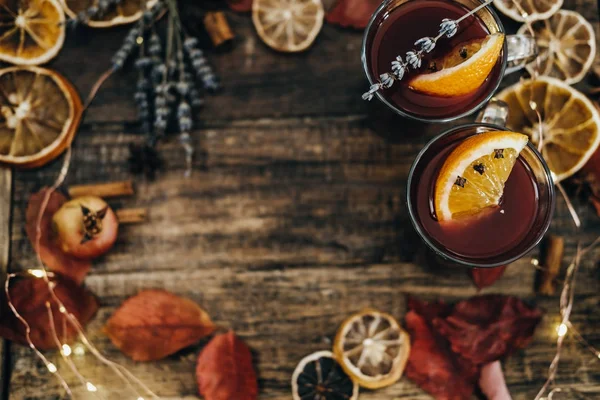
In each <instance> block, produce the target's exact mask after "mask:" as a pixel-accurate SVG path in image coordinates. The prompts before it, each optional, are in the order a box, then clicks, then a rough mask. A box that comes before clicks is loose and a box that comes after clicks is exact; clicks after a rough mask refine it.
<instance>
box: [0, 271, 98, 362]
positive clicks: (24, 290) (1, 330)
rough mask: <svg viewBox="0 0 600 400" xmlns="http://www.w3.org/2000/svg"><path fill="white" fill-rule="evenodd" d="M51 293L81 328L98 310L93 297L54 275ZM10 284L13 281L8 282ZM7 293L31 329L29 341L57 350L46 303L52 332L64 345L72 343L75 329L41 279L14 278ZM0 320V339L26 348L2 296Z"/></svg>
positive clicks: (19, 325) (20, 329)
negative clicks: (51, 319)
mask: <svg viewBox="0 0 600 400" xmlns="http://www.w3.org/2000/svg"><path fill="white" fill-rule="evenodd" d="M51 281H52V283H53V284H54V285H55V286H54V292H55V293H56V296H57V297H58V298H59V299H60V301H62V303H63V304H64V305H65V308H66V309H67V311H68V312H69V313H71V314H73V315H74V316H75V318H77V320H78V321H79V324H80V325H81V326H85V325H86V324H87V323H88V322H89V321H90V320H91V319H92V317H93V316H94V315H95V314H96V311H97V310H98V302H97V300H96V298H95V297H94V295H93V294H92V293H91V292H90V291H88V290H86V289H85V288H83V287H81V286H79V285H77V284H76V283H75V282H73V281H71V280H69V279H67V278H64V277H61V276H60V275H55V276H54V277H53V278H52V280H51ZM11 282H12V281H11ZM9 293H10V296H11V299H12V302H13V305H14V307H15V308H16V309H17V311H18V312H19V314H21V316H22V317H23V318H24V319H25V320H26V321H27V323H28V324H29V325H30V327H31V340H32V341H33V343H34V344H35V346H36V347H37V348H39V349H41V350H50V349H55V348H57V346H56V343H55V341H54V339H53V336H52V329H51V325H50V318H49V315H48V309H47V307H46V303H48V304H50V305H51V310H52V315H53V318H54V325H55V329H56V331H57V333H58V337H59V338H60V339H61V340H62V341H63V342H67V343H68V342H71V341H72V340H73V339H75V338H76V337H77V330H76V329H75V328H74V327H73V326H72V325H71V324H69V323H65V322H66V317H65V315H64V314H61V313H60V312H59V310H58V304H57V303H56V301H54V299H53V298H52V297H51V294H50V290H49V289H48V285H47V283H46V282H45V281H44V280H43V279H40V278H34V277H27V278H17V279H15V281H14V283H11V287H10V288H9ZM0 311H1V312H2V314H1V317H0V336H1V337H3V338H5V339H8V340H12V341H15V342H17V343H21V344H23V345H27V344H28V343H27V340H26V336H25V325H23V324H22V323H21V321H19V320H18V319H17V317H16V316H15V315H14V314H13V312H12V311H11V310H10V309H9V308H8V303H7V301H6V298H5V296H2V307H1V310H0Z"/></svg>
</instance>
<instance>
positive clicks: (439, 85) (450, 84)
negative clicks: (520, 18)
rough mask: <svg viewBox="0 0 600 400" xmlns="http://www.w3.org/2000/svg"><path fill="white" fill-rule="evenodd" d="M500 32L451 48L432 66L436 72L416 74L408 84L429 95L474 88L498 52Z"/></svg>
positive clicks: (459, 93)
mask: <svg viewBox="0 0 600 400" xmlns="http://www.w3.org/2000/svg"><path fill="white" fill-rule="evenodd" d="M503 44H504V35H503V34H501V33H494V34H492V35H488V36H487V37H485V38H483V39H476V40H471V41H469V42H465V43H461V44H459V45H457V46H456V47H454V48H453V49H452V50H451V51H450V53H448V54H447V55H446V56H444V57H443V58H442V59H440V60H436V61H434V64H432V67H435V68H436V69H437V71H436V72H433V73H429V74H421V75H417V76H416V77H415V78H414V79H412V80H411V81H410V82H409V86H410V87H411V88H412V89H414V90H416V91H418V92H422V93H427V94H430V95H433V96H441V97H454V96H462V95H465V94H469V93H471V92H473V91H475V90H477V89H478V88H479V87H481V85H483V83H484V82H485V80H486V79H487V77H488V75H489V74H490V72H492V68H494V65H496V62H497V61H498V57H499V56H500V53H501V52H502V45H503Z"/></svg>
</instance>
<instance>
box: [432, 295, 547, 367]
mask: <svg viewBox="0 0 600 400" xmlns="http://www.w3.org/2000/svg"><path fill="white" fill-rule="evenodd" d="M541 319H542V312H541V311H540V310H539V309H537V308H532V307H529V306H528V305H526V304H525V303H523V302H522V301H521V300H519V299H518V298H516V297H510V296H502V295H486V296H475V297H471V298H470V299H468V300H464V301H461V302H459V303H457V304H456V305H455V306H454V309H453V310H452V313H450V315H448V316H447V317H446V318H436V319H435V320H434V321H433V325H434V327H435V328H436V330H437V331H438V332H439V333H440V334H441V335H442V336H444V337H445V338H447V339H448V340H449V341H450V344H451V347H452V351H453V352H454V353H456V354H460V355H461V356H462V357H464V358H466V359H468V360H470V361H471V362H473V363H474V364H475V365H482V364H487V363H489V362H492V361H496V360H499V359H501V358H503V357H506V356H508V355H509V354H511V353H513V352H514V351H515V350H517V349H521V348H523V347H525V346H526V345H527V344H529V342H530V341H531V339H532V337H533V333H534V331H535V328H536V327H537V325H538V323H539V322H540V320H541Z"/></svg>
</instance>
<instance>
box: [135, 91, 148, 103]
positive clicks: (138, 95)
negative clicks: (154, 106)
mask: <svg viewBox="0 0 600 400" xmlns="http://www.w3.org/2000/svg"><path fill="white" fill-rule="evenodd" d="M146 98H147V96H146V92H135V94H134V95H133V100H135V102H136V103H138V104H139V103H140V102H142V101H146Z"/></svg>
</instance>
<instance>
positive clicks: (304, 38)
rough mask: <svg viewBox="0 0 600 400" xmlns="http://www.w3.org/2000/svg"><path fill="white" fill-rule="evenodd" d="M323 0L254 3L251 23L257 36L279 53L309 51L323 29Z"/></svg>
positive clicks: (281, 0) (263, 0)
mask: <svg viewBox="0 0 600 400" xmlns="http://www.w3.org/2000/svg"><path fill="white" fill-rule="evenodd" d="M324 16H325V11H324V9H323V3H321V0H254V1H253V3H252V22H254V27H255V28H256V32H257V33H258V36H260V38H261V39H262V41H263V42H265V43H266V44H267V45H268V46H269V47H271V48H272V49H275V50H277V51H283V52H289V53H292V52H298V51H303V50H306V49H307V48H308V47H309V46H310V45H311V44H312V43H313V42H314V41H315V39H316V37H317V35H318V34H319V32H320V31H321V28H322V27H323V18H324Z"/></svg>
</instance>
